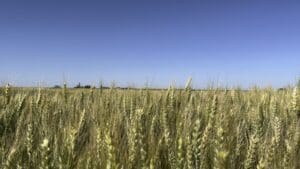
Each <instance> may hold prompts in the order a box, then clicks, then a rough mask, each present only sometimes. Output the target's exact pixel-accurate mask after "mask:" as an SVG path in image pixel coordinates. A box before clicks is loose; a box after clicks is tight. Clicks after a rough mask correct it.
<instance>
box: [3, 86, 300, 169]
mask: <svg viewBox="0 0 300 169" xmlns="http://www.w3.org/2000/svg"><path fill="white" fill-rule="evenodd" d="M299 90H300V89H298V88H297V87H295V88H287V89H285V90H280V91H278V90H273V89H263V90H262V89H256V88H254V89H251V90H249V91H241V90H238V89H237V90H223V89H222V90H221V89H210V90H206V91H193V90H192V89H191V88H190V87H189V86H187V88H186V89H185V90H176V89H174V88H170V89H169V90H161V91H159V90H157V91H153V90H147V89H143V90H142V89H141V90H130V89H128V90H118V89H113V88H112V89H105V90H104V89H72V90H70V89H67V88H66V86H65V87H64V88H62V89H37V88H36V89H17V88H12V87H9V86H7V87H3V88H2V89H1V92H0V165H1V167H0V168H43V169H44V168H55V169H56V168H57V169H60V168H61V169H68V168H70V169H73V168H80V169H84V168H86V169H89V168H100V169H101V168H106V169H114V168H123V169H133V168H134V169H160V168H162V169H180V168H187V169H210V168H220V169H221V168H229V169H231V168H235V169H242V168H243V169H244V168H245V169H254V168H259V169H263V168H266V169H281V168H283V169H290V168H291V169H292V168H294V169H299V168H300V160H299V159H300V107H299V106H300V103H299V101H300V99H299V96H300V91H299Z"/></svg>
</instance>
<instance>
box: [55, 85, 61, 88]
mask: <svg viewBox="0 0 300 169" xmlns="http://www.w3.org/2000/svg"><path fill="white" fill-rule="evenodd" d="M53 88H54V89H60V88H61V86H60V85H55V86H53Z"/></svg>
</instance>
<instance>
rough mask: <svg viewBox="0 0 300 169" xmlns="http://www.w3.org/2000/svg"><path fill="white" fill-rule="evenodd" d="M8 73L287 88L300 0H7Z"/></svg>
mask: <svg viewBox="0 0 300 169" xmlns="http://www.w3.org/2000/svg"><path fill="white" fill-rule="evenodd" d="M0 63H1V64H0V81H1V82H7V81H9V82H11V83H13V84H16V85H27V86H28V85H36V84H38V83H39V82H42V83H43V84H45V85H54V84H61V83H62V81H63V80H67V81H68V82H69V83H70V84H71V85H74V84H76V83H78V82H81V83H82V84H86V83H93V84H98V82H99V80H103V81H105V82H106V83H108V84H109V82H110V81H112V80H115V81H116V83H117V85H123V86H126V85H128V84H135V85H136V86H141V85H142V86H143V85H144V84H145V83H146V82H148V83H149V84H150V85H151V86H155V87H166V86H168V85H169V84H170V83H172V82H174V83H175V84H177V85H178V86H182V85H184V84H185V81H186V80H187V78H188V77H190V76H192V77H193V80H194V86H196V87H205V86H206V85H208V84H210V83H212V82H214V83H219V84H222V85H228V86H234V85H241V86H244V87H247V86H249V85H253V84H257V85H261V86H266V85H270V84H272V85H273V86H274V87H280V86H284V85H287V84H290V83H291V82H295V79H296V78H297V77H298V76H299V73H300V2H299V1H298V2H297V1H288V0H285V1H283V0H282V1H275V0H235V1H230V0H222V1H221V0H219V1H217V0H195V1H194V0H186V1H183V0H180V1H179V0H136V1H132V0H120V1H116V0H107V1H102V0H98V1H96V0H95V1H90V0H82V1H76V0H70V1H67V0H36V1H33V0H26V1H25V0H19V1H16V0H2V1H1V2H0Z"/></svg>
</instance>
